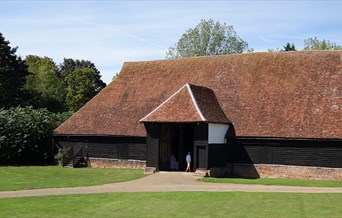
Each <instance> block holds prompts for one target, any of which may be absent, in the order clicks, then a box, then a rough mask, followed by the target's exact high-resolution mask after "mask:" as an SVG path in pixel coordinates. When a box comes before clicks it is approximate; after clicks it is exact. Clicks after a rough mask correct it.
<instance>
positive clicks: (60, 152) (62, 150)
mask: <svg viewBox="0 0 342 218" xmlns="http://www.w3.org/2000/svg"><path fill="white" fill-rule="evenodd" d="M67 152H68V150H67V149H65V148H60V149H58V152H57V154H55V156H54V158H55V160H56V162H57V164H58V166H61V167H62V166H63V159H64V156H65V155H66V153H67Z"/></svg>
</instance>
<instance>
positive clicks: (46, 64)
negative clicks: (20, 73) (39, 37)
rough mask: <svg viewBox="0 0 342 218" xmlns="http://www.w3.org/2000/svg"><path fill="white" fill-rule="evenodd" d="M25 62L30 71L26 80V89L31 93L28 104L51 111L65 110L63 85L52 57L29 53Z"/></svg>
mask: <svg viewBox="0 0 342 218" xmlns="http://www.w3.org/2000/svg"><path fill="white" fill-rule="evenodd" d="M26 63H27V65H28V70H29V72H30V73H32V74H31V75H29V76H28V77H27V82H26V89H27V90H28V91H29V92H30V93H31V94H32V100H31V102H30V104H31V105H33V106H34V107H36V108H47V109H48V110H49V111H53V112H62V111H65V92H66V91H65V85H64V82H63V80H62V79H61V78H60V77H59V73H58V68H57V66H56V64H55V63H54V62H53V61H52V59H51V58H48V57H43V58H42V57H39V56H34V55H29V56H27V57H26Z"/></svg>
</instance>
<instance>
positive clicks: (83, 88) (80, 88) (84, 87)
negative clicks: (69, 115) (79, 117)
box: [65, 67, 97, 111]
mask: <svg viewBox="0 0 342 218" xmlns="http://www.w3.org/2000/svg"><path fill="white" fill-rule="evenodd" d="M95 80H96V72H95V71H94V70H92V69H90V68H85V67H84V68H76V69H75V70H74V71H73V72H71V73H69V74H68V76H67V77H66V78H65V81H66V84H67V97H66V101H67V105H68V107H69V108H70V109H71V110H74V111H77V110H78V109H80V108H81V107H82V106H83V105H84V104H85V103H87V102H88V101H89V100H90V99H91V98H92V97H94V96H95V95H96V93H97V91H96V88H95V87H94V82H95Z"/></svg>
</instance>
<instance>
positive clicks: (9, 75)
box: [0, 33, 29, 108]
mask: <svg viewBox="0 0 342 218" xmlns="http://www.w3.org/2000/svg"><path fill="white" fill-rule="evenodd" d="M9 44H10V43H9V41H6V40H5V38H4V37H3V35H2V33H0V108H9V107H11V106H17V105H23V104H25V99H26V96H27V93H26V92H25V89H24V85H25V82H26V76H28V75H29V72H28V71H27V66H26V64H25V61H24V60H22V59H21V58H20V57H18V56H17V55H16V54H15V53H16V51H17V48H11V46H9Z"/></svg>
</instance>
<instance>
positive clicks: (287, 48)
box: [283, 42, 296, 51]
mask: <svg viewBox="0 0 342 218" xmlns="http://www.w3.org/2000/svg"><path fill="white" fill-rule="evenodd" d="M283 48H284V51H296V46H295V45H294V44H293V43H289V42H288V43H286V45H284V46H283Z"/></svg>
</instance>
